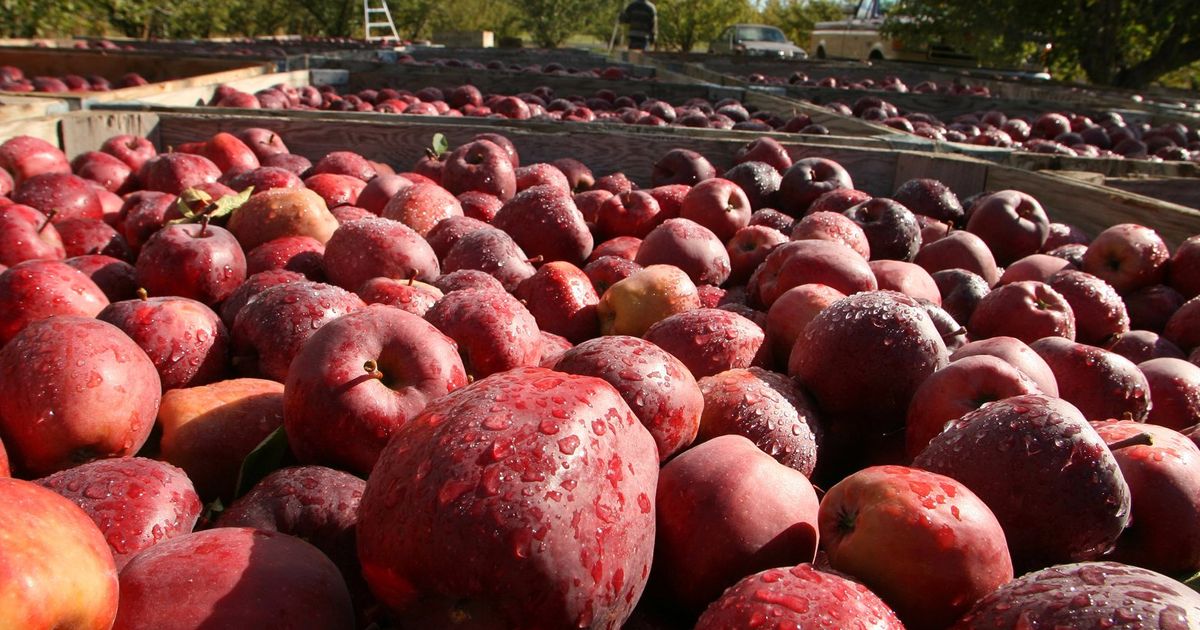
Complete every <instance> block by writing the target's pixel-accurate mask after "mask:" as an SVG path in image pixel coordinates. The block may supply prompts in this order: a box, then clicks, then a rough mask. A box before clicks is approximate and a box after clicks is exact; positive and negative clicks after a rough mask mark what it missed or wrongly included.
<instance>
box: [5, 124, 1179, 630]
mask: <svg viewBox="0 0 1200 630" xmlns="http://www.w3.org/2000/svg"><path fill="white" fill-rule="evenodd" d="M286 141H287V139H286V138H284V137H281V136H280V135H278V134H276V133H274V132H273V131H271V130H268V129H260V128H247V129H241V130H239V131H236V132H234V133H226V132H221V133H217V134H216V135H213V136H212V137H208V138H197V139H196V141H195V142H192V143H188V144H184V145H182V146H178V147H175V148H174V150H173V151H170V152H166V153H160V152H158V151H156V149H155V147H154V146H153V145H152V144H151V143H150V142H149V141H147V140H145V139H143V138H138V137H134V136H128V135H126V136H116V137H113V138H110V139H109V140H108V141H107V142H105V143H104V144H103V146H101V147H99V150H98V151H92V152H87V153H83V154H80V155H78V156H76V157H74V158H73V159H71V160H70V161H68V159H67V157H66V156H64V154H63V153H62V152H61V151H59V149H57V148H56V147H54V146H51V145H49V144H47V143H46V142H44V141H41V140H38V139H35V138H32V137H28V136H22V137H16V138H12V139H9V140H8V141H6V142H4V143H3V144H0V442H2V447H0V506H3V509H0V602H3V606H0V627H4V628H26V629H40V628H89V629H90V628H100V629H107V628H110V627H113V628H121V629H125V628H153V629H155V630H175V629H183V628H265V627H281V628H297V629H309V628H311V629H314V630H331V629H341V628H354V627H377V628H402V629H408V628H452V627H463V628H607V629H618V628H637V629H644V628H701V629H705V630H708V629H729V628H757V627H766V628H816V627H820V628H858V627H864V628H867V627H869V628H905V627H907V628H928V629H940V628H956V629H983V628H1012V629H1016V628H1095V627H1104V628H1108V627H1129V628H1132V627H1140V628H1159V629H1163V630H1166V629H1174V628H1192V627H1198V626H1200V593H1197V592H1194V591H1192V590H1191V589H1190V588H1189V587H1188V586H1185V585H1184V584H1183V583H1182V582H1181V581H1180V580H1184V579H1186V578H1187V577H1188V576H1190V575H1192V574H1194V573H1196V572H1198V571H1200V525H1198V523H1200V448H1198V447H1197V444H1196V441H1197V440H1198V439H1200V437H1198V435H1197V433H1198V432H1197V430H1196V428H1195V426H1194V425H1196V424H1197V423H1198V422H1200V365H1198V363H1200V297H1198V295H1200V236H1193V237H1192V238H1190V239H1187V240H1185V241H1183V242H1173V243H1167V242H1165V241H1164V239H1163V238H1162V237H1161V236H1160V235H1159V234H1157V233H1156V232H1155V231H1154V230H1152V229H1150V228H1148V227H1144V226H1141V225H1135V224H1131V223H1130V224H1121V225H1114V226H1112V227H1110V228H1108V229H1106V230H1104V231H1102V232H1100V233H1098V234H1087V233H1084V232H1082V231H1081V230H1079V229H1077V228H1075V227H1073V226H1072V225H1070V224H1069V223H1064V222H1054V221H1052V220H1051V218H1050V217H1049V216H1048V215H1047V213H1046V211H1045V210H1044V208H1043V207H1042V206H1041V204H1040V203H1039V202H1038V200H1037V199H1035V198H1034V197H1031V196H1030V195H1028V194H1026V193H1024V192H1020V191H1016V190H999V191H990V192H987V193H981V194H977V195H974V196H972V197H970V198H965V199H960V198H959V197H958V196H957V195H956V194H955V192H954V191H951V190H950V189H948V188H947V187H946V186H945V185H943V184H942V183H941V182H939V181H936V180H931V179H916V180H911V181H907V182H897V183H896V184H897V186H896V188H895V190H894V192H893V193H892V194H891V195H890V196H889V197H873V196H872V195H870V194H867V193H865V192H862V191H861V190H858V189H857V188H856V187H855V179H854V178H853V176H852V173H850V172H848V171H847V170H846V169H845V168H843V166H842V165H840V164H838V163H836V162H834V161H832V160H829V159H823V158H817V157H809V158H804V159H798V160H795V161H793V159H792V158H791V157H790V156H789V155H788V153H787V151H786V150H784V149H783V148H782V147H781V146H780V145H779V144H778V143H776V142H774V141H772V140H770V139H767V138H763V139H759V140H757V141H754V142H751V143H749V144H747V145H746V146H744V147H742V148H741V149H740V150H739V151H738V152H737V154H736V156H730V155H711V156H708V157H706V156H703V155H700V154H698V153H696V152H694V151H691V150H688V149H683V148H680V149H675V150H672V151H670V152H668V153H667V154H665V155H662V156H659V159H658V161H657V163H656V164H655V166H654V169H653V174H652V175H651V177H650V178H649V180H648V181H632V180H631V179H630V178H629V177H627V176H626V175H625V174H624V173H621V172H613V173H593V172H592V171H591V170H590V169H589V168H588V166H587V165H586V164H583V163H581V162H579V161H577V160H575V159H572V158H569V157H563V158H562V159H558V160H556V161H554V162H539V163H529V162H522V161H521V159H520V156H519V153H518V147H517V146H514V144H513V142H511V141H510V140H509V139H508V138H506V137H504V136H501V135H497V134H490V133H485V134H480V135H479V136H477V137H475V139H473V140H472V141H470V142H467V143H466V144H463V145H461V146H457V147H453V148H451V149H450V150H448V151H446V152H444V153H442V154H441V155H437V154H436V152H431V154H430V155H425V156H420V157H418V156H415V155H408V156H406V155H393V156H389V159H390V160H394V161H395V164H396V165H398V166H399V167H400V168H401V169H404V168H407V169H408V170H400V171H399V172H397V170H396V169H395V168H393V166H391V165H389V164H385V163H382V162H377V161H372V160H371V159H368V158H367V157H364V156H362V155H359V154H356V153H354V152H351V151H335V152H331V153H328V154H326V155H313V156H311V158H312V160H315V161H310V159H309V157H306V156H302V155H299V154H296V153H292V152H291V151H289V149H288V146H287V145H286ZM563 151H564V155H566V154H568V153H569V152H570V147H569V146H564V148H563ZM369 157H377V156H369ZM731 158H732V159H731ZM1081 211H1082V210H1081ZM1197 228H1198V229H1200V226H1197ZM280 431H282V435H284V436H286V445H285V446H284V447H283V459H282V461H283V462H284V464H282V465H281V467H279V468H278V469H276V470H273V471H269V474H266V475H265V476H262V477H261V479H260V478H259V476H261V473H262V472H266V471H260V475H259V476H254V477H250V478H246V476H247V475H250V474H251V473H252V470H251V469H252V468H253V467H251V466H244V465H243V464H244V462H245V461H247V460H254V461H259V462H261V461H269V460H263V459H262V458H261V457H260V456H261V454H262V452H263V450H264V449H269V448H271V447H272V445H279V444H280V442H279V441H278V439H279V436H280V435H281V433H280ZM260 447H261V448H260ZM4 453H7V455H6V456H5V455H4ZM10 474H11V476H10Z"/></svg>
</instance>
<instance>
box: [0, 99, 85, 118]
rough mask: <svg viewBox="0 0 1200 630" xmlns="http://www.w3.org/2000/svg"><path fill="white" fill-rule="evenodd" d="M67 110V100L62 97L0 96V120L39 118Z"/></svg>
mask: <svg viewBox="0 0 1200 630" xmlns="http://www.w3.org/2000/svg"><path fill="white" fill-rule="evenodd" d="M69 110H70V107H69V106H68V105H67V102H66V101H64V100H62V99H57V98H30V97H25V96H0V122H8V121H12V120H27V119H29V118H41V117H43V116H50V115H54V114H64V113H66V112H67V111H69Z"/></svg>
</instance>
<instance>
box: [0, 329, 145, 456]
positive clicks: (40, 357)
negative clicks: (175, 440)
mask: <svg viewBox="0 0 1200 630" xmlns="http://www.w3.org/2000/svg"><path fill="white" fill-rule="evenodd" d="M0 377H2V378H0V430H2V431H3V434H4V442H5V445H6V446H7V448H8V449H9V451H10V455H11V457H12V460H13V464H14V467H15V468H17V469H19V470H21V471H22V472H24V473H25V474H28V475H45V474H49V473H52V472H55V471H58V470H62V469H64V468H68V467H70V466H72V465H74V464H78V463H81V462H86V461H90V460H92V459H96V458H101V457H123V456H128V455H132V454H134V453H136V452H137V451H138V449H140V448H141V447H142V444H144V443H145V442H146V439H147V438H148V437H149V436H150V430H151V429H152V428H153V426H154V417H155V415H156V414H157V412H158V404H159V399H160V397H161V393H162V387H161V385H160V383H159V379H158V372H157V370H155V369H154V364H153V363H151V362H150V359H149V358H147V357H146V353H145V352H143V351H142V349H141V348H139V347H138V346H137V344H135V343H134V342H133V341H132V340H131V339H129V338H128V337H126V336H125V334H124V333H122V332H121V331H120V330H119V329H118V328H116V327H115V326H113V325H111V324H108V323H105V322H101V321H98V320H95V319H92V318H88V317H78V316H71V315H58V316H56V317H52V318H49V319H45V320H42V321H38V322H34V323H32V324H30V325H29V326H27V327H26V328H25V329H24V330H23V331H21V332H20V333H19V334H18V335H17V336H16V337H14V338H13V339H12V340H11V341H10V342H9V343H8V344H7V345H5V346H4V348H3V350H0Z"/></svg>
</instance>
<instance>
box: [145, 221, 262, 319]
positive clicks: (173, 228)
mask: <svg viewBox="0 0 1200 630" xmlns="http://www.w3.org/2000/svg"><path fill="white" fill-rule="evenodd" d="M134 267H135V269H136V270H137V282H138V285H139V286H141V287H142V288H144V289H146V291H147V292H149V293H150V294H152V295H155V296H166V295H174V296H179V297H186V298H191V299H194V300H196V301H199V302H203V303H204V304H207V305H209V306H215V305H216V304H218V303H220V302H221V301H223V300H224V299H225V298H227V297H229V295H230V294H232V293H233V291H234V289H236V288H237V287H238V285H240V284H241V283H242V282H243V281H245V279H246V255H245V254H244V253H243V252H242V248H241V246H240V245H239V244H238V241H237V239H236V238H234V236H233V234H230V233H229V231H228V230H226V229H225V228H220V227H217V226H215V225H208V223H207V222H205V223H201V224H195V223H185V224H179V225H169V226H167V227H164V228H162V229H161V230H159V231H157V232H155V233H154V235H153V236H151V237H150V239H149V240H147V241H146V244H145V245H144V246H143V247H142V250H141V252H140V253H139V254H138V258H137V264H136V265H134Z"/></svg>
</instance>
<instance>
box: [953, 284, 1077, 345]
mask: <svg viewBox="0 0 1200 630" xmlns="http://www.w3.org/2000/svg"><path fill="white" fill-rule="evenodd" d="M967 329H968V330H969V331H970V332H971V335H972V336H973V337H975V338H976V339H984V338H987V337H1001V336H1006V337H1016V338H1017V339H1020V340H1021V341H1024V342H1025V343H1032V342H1034V341H1037V340H1038V339H1041V338H1043V337H1050V336H1055V337H1060V338H1066V339H1068V340H1074V339H1075V314H1074V311H1072V310H1071V305H1070V304H1069V303H1068V302H1067V300H1066V299H1065V298H1063V296H1062V295H1061V294H1059V293H1058V292H1057V291H1055V290H1054V289H1053V288H1051V287H1050V285H1048V284H1046V283H1044V282H1036V281H1033V280H1028V281H1023V282H1014V283H1012V284H1006V285H1003V286H999V287H997V288H995V289H993V290H992V291H991V292H990V293H988V294H987V295H985V296H984V297H983V299H981V300H980V301H979V304H978V306H976V307H975V311H974V312H973V313H972V314H971V319H970V321H969V323H968V324H967Z"/></svg>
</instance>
